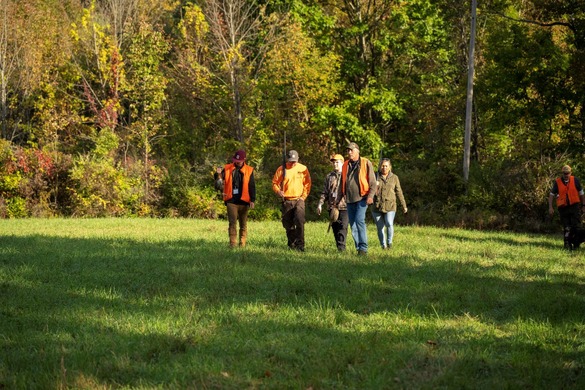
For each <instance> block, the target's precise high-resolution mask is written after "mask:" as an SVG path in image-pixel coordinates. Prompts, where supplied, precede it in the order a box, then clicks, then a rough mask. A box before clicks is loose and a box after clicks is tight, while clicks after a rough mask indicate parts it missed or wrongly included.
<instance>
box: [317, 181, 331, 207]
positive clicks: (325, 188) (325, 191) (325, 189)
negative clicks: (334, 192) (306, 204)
mask: <svg viewBox="0 0 585 390" xmlns="http://www.w3.org/2000/svg"><path fill="white" fill-rule="evenodd" d="M328 194H329V176H327V177H326V178H325V183H324V184H323V191H322V192H321V196H320V197H319V203H318V204H317V215H321V211H322V209H323V203H325V199H326V198H327V195H328Z"/></svg>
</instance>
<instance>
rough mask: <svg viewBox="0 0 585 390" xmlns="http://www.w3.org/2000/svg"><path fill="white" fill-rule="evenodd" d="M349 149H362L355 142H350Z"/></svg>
mask: <svg viewBox="0 0 585 390" xmlns="http://www.w3.org/2000/svg"><path fill="white" fill-rule="evenodd" d="M347 149H357V150H360V147H359V146H358V144H356V143H355V142H350V143H349V144H347Z"/></svg>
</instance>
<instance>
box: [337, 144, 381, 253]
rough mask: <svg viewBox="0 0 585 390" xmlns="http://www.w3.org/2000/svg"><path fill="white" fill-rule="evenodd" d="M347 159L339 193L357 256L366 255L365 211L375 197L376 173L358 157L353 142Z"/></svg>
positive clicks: (358, 150) (364, 160)
mask: <svg viewBox="0 0 585 390" xmlns="http://www.w3.org/2000/svg"><path fill="white" fill-rule="evenodd" d="M347 155H348V157H349V158H348V159H347V160H346V161H345V162H344V163H343V168H342V169H341V191H342V192H343V195H344V196H345V202H346V203H347V217H348V219H349V226H350V228H351V236H352V237H353V241H354V243H355V249H356V250H357V254H358V255H360V256H365V255H367V254H368V233H367V227H366V210H367V209H368V206H369V205H371V204H372V203H374V195H376V186H377V184H376V172H375V171H374V167H373V166H372V162H371V161H370V160H368V159H367V158H365V157H360V148H359V146H358V145H357V144H356V143H355V142H350V143H349V144H348V145H347Z"/></svg>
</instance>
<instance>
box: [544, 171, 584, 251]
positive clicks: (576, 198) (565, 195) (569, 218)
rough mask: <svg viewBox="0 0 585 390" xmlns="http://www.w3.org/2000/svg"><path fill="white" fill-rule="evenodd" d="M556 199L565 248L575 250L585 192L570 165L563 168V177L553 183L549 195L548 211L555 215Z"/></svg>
mask: <svg viewBox="0 0 585 390" xmlns="http://www.w3.org/2000/svg"><path fill="white" fill-rule="evenodd" d="M554 199H556V204H557V209H558V210H559V217H560V220H561V224H562V225H563V238H564V248H565V249H568V250H573V249H575V247H578V244H577V245H573V244H572V237H573V236H574V235H575V234H576V231H577V229H578V228H579V227H580V226H581V208H583V207H585V192H584V191H583V188H582V187H581V182H580V180H579V179H578V178H576V177H575V176H573V175H572V169H571V167H570V166H569V165H564V166H563V167H562V168H561V177H558V178H557V179H556V180H555V181H554V182H553V185H552V188H551V190H550V194H549V196H548V212H549V214H550V215H551V217H552V216H553V215H554V208H553V200H554Z"/></svg>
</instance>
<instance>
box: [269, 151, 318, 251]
mask: <svg viewBox="0 0 585 390" xmlns="http://www.w3.org/2000/svg"><path fill="white" fill-rule="evenodd" d="M285 166H286V169H285V171H283V168H284V167H283V166H282V165H281V166H279V167H278V169H277V170H276V172H275V173H274V176H273V178H272V191H274V193H275V194H276V195H278V196H279V197H280V198H281V199H282V226H283V227H284V229H285V230H286V237H287V240H288V247H289V248H290V249H293V250H297V251H300V252H304V251H305V200H306V199H307V197H308V196H309V193H310V192H311V175H310V173H309V169H308V168H307V167H306V166H305V165H303V164H301V163H299V153H298V152H297V151H296V150H289V151H288V153H287V158H286V164H285Z"/></svg>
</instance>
